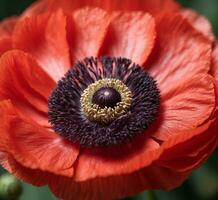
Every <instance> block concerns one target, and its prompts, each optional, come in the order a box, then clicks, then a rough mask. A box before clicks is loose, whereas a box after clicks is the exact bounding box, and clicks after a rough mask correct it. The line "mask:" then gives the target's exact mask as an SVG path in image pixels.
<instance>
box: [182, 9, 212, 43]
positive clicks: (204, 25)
mask: <svg viewBox="0 0 218 200" xmlns="http://www.w3.org/2000/svg"><path fill="white" fill-rule="evenodd" d="M181 13H182V15H183V16H184V17H185V18H186V19H187V20H188V21H189V22H190V24H191V25H192V26H193V27H194V28H196V29H197V30H198V31H200V32H201V33H202V34H203V35H204V36H205V37H206V38H208V39H209V40H211V41H213V40H214V39H215V36H214V34H213V30H212V27H211V24H210V22H209V21H208V20H207V19H206V18H205V17H204V16H202V15H199V14H198V13H197V12H195V11H193V10H190V9H185V10H184V11H182V12H181Z"/></svg>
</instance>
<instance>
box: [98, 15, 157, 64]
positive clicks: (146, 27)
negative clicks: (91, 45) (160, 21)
mask: <svg viewBox="0 0 218 200" xmlns="http://www.w3.org/2000/svg"><path fill="white" fill-rule="evenodd" d="M155 36H156V33H155V22H154V19H153V18H152V17H151V16H150V15H149V14H147V13H142V12H130V13H123V12H115V13H114V14H113V15H112V19H111V24H110V27H109V30H108V33H107V37H106V39H105V42H104V44H103V47H102V52H101V54H102V55H109V56H115V57H125V58H129V59H131V60H132V61H133V62H136V63H137V64H143V63H144V62H145V60H146V59H147V57H148V55H149V54H150V52H151V50H152V48H153V45H154V41H155Z"/></svg>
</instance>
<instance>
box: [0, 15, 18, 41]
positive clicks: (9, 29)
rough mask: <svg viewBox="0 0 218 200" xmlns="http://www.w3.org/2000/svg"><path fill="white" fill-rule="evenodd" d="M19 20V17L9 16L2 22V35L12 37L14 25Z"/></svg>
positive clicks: (0, 24)
mask: <svg viewBox="0 0 218 200" xmlns="http://www.w3.org/2000/svg"><path fill="white" fill-rule="evenodd" d="M18 20H19V18H18V17H9V18H6V19H5V20H3V21H1V22H0V37H10V36H11V35H12V33H13V30H14V27H15V25H16V23H17V21H18Z"/></svg>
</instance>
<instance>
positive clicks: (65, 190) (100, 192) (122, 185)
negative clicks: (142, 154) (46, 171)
mask: <svg viewBox="0 0 218 200" xmlns="http://www.w3.org/2000/svg"><path fill="white" fill-rule="evenodd" d="M189 174H190V173H177V172H174V171H172V170H170V169H168V168H164V167H158V166H155V165H154V164H152V165H151V166H149V167H146V168H143V169H141V170H139V171H136V172H134V173H131V174H126V175H120V176H119V175H116V176H110V177H106V178H103V177H98V178H96V179H91V180H88V181H85V182H74V181H73V180H72V179H70V178H63V177H56V178H55V180H53V181H52V182H50V184H49V186H50V188H51V190H52V191H53V192H54V194H56V195H57V196H58V197H59V198H60V199H64V200H72V199H77V200H83V199H89V200H96V199H105V200H110V199H121V198H123V197H127V196H133V195H135V194H137V193H139V192H141V191H143V190H149V189H170V188H174V187H177V186H178V185H180V184H181V182H182V181H184V179H186V178H187V176H188V175H189ZM105 194H106V195H105Z"/></svg>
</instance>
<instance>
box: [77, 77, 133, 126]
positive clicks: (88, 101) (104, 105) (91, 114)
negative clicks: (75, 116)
mask: <svg viewBox="0 0 218 200" xmlns="http://www.w3.org/2000/svg"><path fill="white" fill-rule="evenodd" d="M102 91H103V94H106V96H107V97H109V98H105V97H102V95H101V92H102ZM110 93H111V95H110ZM109 95H110V96H109ZM80 102H81V107H82V111H83V112H84V114H85V115H86V116H87V118H88V119H89V120H90V121H96V122H100V123H102V124H109V123H110V122H112V121H114V120H115V119H116V118H118V117H120V116H122V115H124V114H126V113H127V112H128V111H129V109H130V106H131V102H132V93H131V91H130V90H129V89H128V87H127V86H126V85H125V84H124V83H122V81H120V80H116V79H101V80H99V81H96V82H95V83H93V84H91V85H89V86H88V87H87V88H86V89H85V90H84V92H83V94H82V95H81V99H80Z"/></svg>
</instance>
